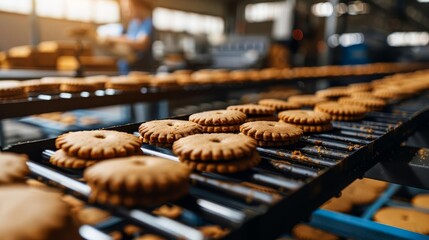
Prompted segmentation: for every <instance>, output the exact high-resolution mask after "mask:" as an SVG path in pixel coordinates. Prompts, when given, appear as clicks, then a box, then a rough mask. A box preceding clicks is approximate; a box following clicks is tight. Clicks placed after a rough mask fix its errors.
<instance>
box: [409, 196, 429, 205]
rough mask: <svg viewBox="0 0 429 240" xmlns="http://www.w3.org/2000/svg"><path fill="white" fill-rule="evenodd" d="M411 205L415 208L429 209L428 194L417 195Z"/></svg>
mask: <svg viewBox="0 0 429 240" xmlns="http://www.w3.org/2000/svg"><path fill="white" fill-rule="evenodd" d="M411 203H412V204H413V206H415V207H420V208H426V209H429V194H418V195H416V196H414V197H413V199H412V200H411Z"/></svg>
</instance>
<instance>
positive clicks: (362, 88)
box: [347, 83, 372, 93]
mask: <svg viewBox="0 0 429 240" xmlns="http://www.w3.org/2000/svg"><path fill="white" fill-rule="evenodd" d="M371 90H372V85H371V83H352V84H349V85H348V86H347V92H349V93H355V92H366V91H371Z"/></svg>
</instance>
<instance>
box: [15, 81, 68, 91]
mask: <svg viewBox="0 0 429 240" xmlns="http://www.w3.org/2000/svg"><path fill="white" fill-rule="evenodd" d="M21 85H22V86H23V87H24V89H25V92H27V93H57V92H59V91H60V85H61V83H60V82H56V83H55V82H44V81H42V80H40V79H33V80H26V81H22V82H21Z"/></svg>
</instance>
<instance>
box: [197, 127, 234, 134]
mask: <svg viewBox="0 0 429 240" xmlns="http://www.w3.org/2000/svg"><path fill="white" fill-rule="evenodd" d="M201 127H202V129H203V132H204V133H237V132H240V125H225V126H201Z"/></svg>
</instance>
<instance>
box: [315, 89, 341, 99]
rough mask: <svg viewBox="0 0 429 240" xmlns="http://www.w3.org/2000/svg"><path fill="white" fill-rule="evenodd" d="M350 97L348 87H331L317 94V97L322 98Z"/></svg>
mask: <svg viewBox="0 0 429 240" xmlns="http://www.w3.org/2000/svg"><path fill="white" fill-rule="evenodd" d="M347 95H349V93H348V89H347V87H331V88H328V89H324V90H319V91H317V92H316V96H318V97H322V98H339V97H344V96H347Z"/></svg>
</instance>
